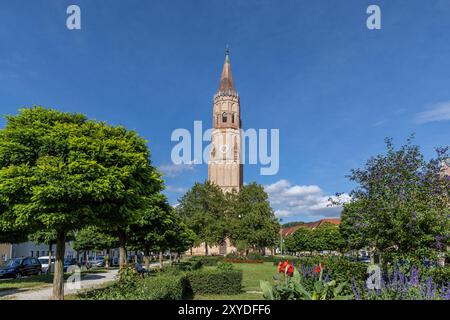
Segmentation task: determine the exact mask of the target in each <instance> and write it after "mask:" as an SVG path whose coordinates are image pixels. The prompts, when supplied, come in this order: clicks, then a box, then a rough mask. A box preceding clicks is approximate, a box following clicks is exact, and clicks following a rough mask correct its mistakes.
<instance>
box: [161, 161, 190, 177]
mask: <svg viewBox="0 0 450 320" xmlns="http://www.w3.org/2000/svg"><path fill="white" fill-rule="evenodd" d="M158 169H159V171H161V172H162V173H163V174H164V175H166V176H168V177H177V176H179V175H181V174H183V173H184V172H186V171H193V170H194V165H193V164H163V165H161V166H159V167H158Z"/></svg>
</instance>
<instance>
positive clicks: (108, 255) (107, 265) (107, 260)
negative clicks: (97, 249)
mask: <svg viewBox="0 0 450 320" xmlns="http://www.w3.org/2000/svg"><path fill="white" fill-rule="evenodd" d="M110 254H111V250H110V249H107V250H106V255H105V268H106V269H109V260H110Z"/></svg>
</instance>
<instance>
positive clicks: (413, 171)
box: [341, 138, 450, 257]
mask: <svg viewBox="0 0 450 320" xmlns="http://www.w3.org/2000/svg"><path fill="white" fill-rule="evenodd" d="M386 146H387V152H386V154H382V155H378V156H376V157H372V158H371V159H369V160H368V161H367V163H366V165H365V167H364V168H362V169H355V170H352V173H351V175H350V179H351V180H352V181H354V182H356V183H357V188H356V189H354V190H353V192H352V193H351V197H352V201H351V202H350V203H347V204H344V210H343V213H342V224H341V232H342V234H343V236H344V238H345V240H346V242H347V245H348V246H350V247H360V246H362V245H364V246H368V247H371V248H375V249H376V250H378V251H380V252H381V253H383V254H384V256H385V257H388V256H390V255H392V254H396V255H401V254H408V255H419V254H420V255H422V254H426V255H431V256H432V255H434V254H435V253H436V252H437V251H439V250H444V249H445V247H446V246H448V245H449V239H450V220H449V219H448V217H449V215H450V207H449V203H450V179H449V178H448V177H447V176H445V175H444V174H443V170H442V164H443V161H444V159H445V158H447V157H448V148H438V149H436V150H437V157H436V158H434V159H431V160H429V161H425V159H424V156H423V155H422V153H421V152H420V149H419V147H418V146H416V145H413V144H412V139H411V138H410V139H408V142H407V144H406V145H404V146H402V147H401V148H399V149H397V150H396V149H395V148H394V145H393V143H392V141H391V140H390V139H387V140H386Z"/></svg>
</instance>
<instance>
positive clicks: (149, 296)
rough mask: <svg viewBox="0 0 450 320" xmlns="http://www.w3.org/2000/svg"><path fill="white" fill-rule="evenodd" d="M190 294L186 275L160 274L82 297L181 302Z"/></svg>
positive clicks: (121, 282)
mask: <svg viewBox="0 0 450 320" xmlns="http://www.w3.org/2000/svg"><path fill="white" fill-rule="evenodd" d="M190 292H191V290H190V286H189V283H188V281H187V278H186V276H185V275H181V274H178V275H174V274H159V275H155V276H148V277H145V278H140V279H139V280H133V281H131V282H126V281H120V282H118V283H115V284H113V285H111V286H109V287H107V288H105V289H99V290H93V291H90V292H88V293H86V294H84V295H82V297H83V298H85V299H89V300H181V299H183V298H185V297H186V296H187V295H188V294H189V293H190Z"/></svg>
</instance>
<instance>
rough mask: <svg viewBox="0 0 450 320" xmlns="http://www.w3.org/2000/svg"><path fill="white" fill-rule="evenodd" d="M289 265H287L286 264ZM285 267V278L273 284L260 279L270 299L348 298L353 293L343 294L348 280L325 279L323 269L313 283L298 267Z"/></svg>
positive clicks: (266, 296) (267, 297) (264, 291)
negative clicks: (338, 281)
mask: <svg viewBox="0 0 450 320" xmlns="http://www.w3.org/2000/svg"><path fill="white" fill-rule="evenodd" d="M280 267H282V266H280ZM285 267H287V266H285ZM291 267H292V265H290V266H289V268H283V270H280V269H279V271H282V272H283V273H284V276H283V278H281V279H278V281H277V282H276V283H275V284H274V285H272V284H271V283H270V282H268V281H262V280H261V281H260V287H261V290H262V291H263V296H264V298H265V299H268V300H348V299H351V298H352V295H343V294H342V291H343V289H344V287H345V286H346V285H347V283H346V282H342V283H339V284H338V283H337V282H336V281H335V280H331V281H325V280H324V279H323V269H322V268H320V273H319V277H318V278H317V279H314V280H313V281H312V283H310V282H309V281H307V279H305V278H304V277H302V275H301V274H300V272H299V271H298V270H297V269H296V268H291Z"/></svg>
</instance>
